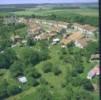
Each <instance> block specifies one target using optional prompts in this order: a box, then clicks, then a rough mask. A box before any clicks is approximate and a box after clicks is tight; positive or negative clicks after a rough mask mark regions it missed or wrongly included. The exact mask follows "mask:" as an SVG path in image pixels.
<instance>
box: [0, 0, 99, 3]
mask: <svg viewBox="0 0 101 100" xmlns="http://www.w3.org/2000/svg"><path fill="white" fill-rule="evenodd" d="M75 2H77V3H78V2H98V0H0V4H23V3H75Z"/></svg>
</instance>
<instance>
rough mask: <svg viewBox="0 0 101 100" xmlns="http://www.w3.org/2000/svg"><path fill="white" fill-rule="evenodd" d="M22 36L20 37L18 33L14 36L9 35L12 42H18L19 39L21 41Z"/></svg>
mask: <svg viewBox="0 0 101 100" xmlns="http://www.w3.org/2000/svg"><path fill="white" fill-rule="evenodd" d="M22 39H23V38H22V37H20V36H19V35H15V36H12V37H11V41H12V42H13V43H18V42H19V43H20V42H21V41H22Z"/></svg>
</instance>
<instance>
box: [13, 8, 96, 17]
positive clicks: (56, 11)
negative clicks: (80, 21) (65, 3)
mask: <svg viewBox="0 0 101 100" xmlns="http://www.w3.org/2000/svg"><path fill="white" fill-rule="evenodd" d="M15 14H16V15H26V16H30V15H32V14H35V15H40V16H45V15H50V14H56V15H59V16H68V14H79V15H83V16H94V17H98V10H96V9H34V8H33V9H26V10H25V11H16V12H15Z"/></svg>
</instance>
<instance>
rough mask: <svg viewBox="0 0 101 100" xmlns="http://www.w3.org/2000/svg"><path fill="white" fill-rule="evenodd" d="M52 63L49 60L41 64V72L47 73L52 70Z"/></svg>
mask: <svg viewBox="0 0 101 100" xmlns="http://www.w3.org/2000/svg"><path fill="white" fill-rule="evenodd" d="M52 67H53V64H52V63H51V62H45V63H44V65H43V72H44V73H48V72H51V71H52Z"/></svg>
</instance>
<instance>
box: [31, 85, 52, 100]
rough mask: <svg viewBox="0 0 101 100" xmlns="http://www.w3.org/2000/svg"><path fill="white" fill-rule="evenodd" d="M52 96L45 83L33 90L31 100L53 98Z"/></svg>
mask: <svg viewBox="0 0 101 100" xmlns="http://www.w3.org/2000/svg"><path fill="white" fill-rule="evenodd" d="M52 98H53V96H52V94H51V92H50V91H49V88H48V87H47V86H45V85H41V86H40V87H39V88H38V89H37V90H36V92H35V95H34V98H33V100H53V99H52Z"/></svg>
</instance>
